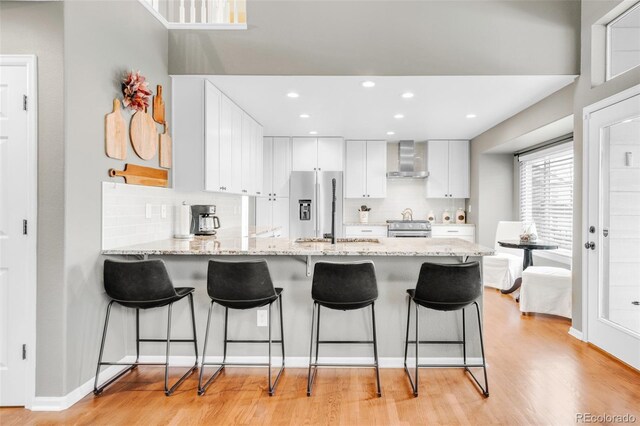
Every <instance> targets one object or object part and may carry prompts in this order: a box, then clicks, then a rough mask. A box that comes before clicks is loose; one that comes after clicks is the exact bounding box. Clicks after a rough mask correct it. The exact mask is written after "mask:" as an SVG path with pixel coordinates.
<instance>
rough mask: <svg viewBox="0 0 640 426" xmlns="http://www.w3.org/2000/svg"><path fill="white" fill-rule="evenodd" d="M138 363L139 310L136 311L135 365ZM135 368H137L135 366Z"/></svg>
mask: <svg viewBox="0 0 640 426" xmlns="http://www.w3.org/2000/svg"><path fill="white" fill-rule="evenodd" d="M139 361H140V309H136V364H137V363H138V362H139ZM135 367H137V365H136V366H135ZM135 367H134V368H135Z"/></svg>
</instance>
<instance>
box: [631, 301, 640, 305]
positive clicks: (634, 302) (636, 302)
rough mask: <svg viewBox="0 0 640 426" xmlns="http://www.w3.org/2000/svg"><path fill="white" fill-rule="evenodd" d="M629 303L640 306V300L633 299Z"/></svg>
mask: <svg viewBox="0 0 640 426" xmlns="http://www.w3.org/2000/svg"><path fill="white" fill-rule="evenodd" d="M631 304H632V305H635V306H640V300H634V301H633V302H631Z"/></svg>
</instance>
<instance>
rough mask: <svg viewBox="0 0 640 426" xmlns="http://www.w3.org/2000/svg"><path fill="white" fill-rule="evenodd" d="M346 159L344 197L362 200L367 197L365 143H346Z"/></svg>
mask: <svg viewBox="0 0 640 426" xmlns="http://www.w3.org/2000/svg"><path fill="white" fill-rule="evenodd" d="M346 159H347V163H346V168H345V173H344V196H345V198H364V197H366V196H367V184H366V178H367V172H366V171H367V166H366V161H367V142H365V141H347V146H346Z"/></svg>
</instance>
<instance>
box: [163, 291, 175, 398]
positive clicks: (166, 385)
mask: <svg viewBox="0 0 640 426" xmlns="http://www.w3.org/2000/svg"><path fill="white" fill-rule="evenodd" d="M172 309H173V303H169V309H168V311H167V354H166V357H165V365H164V394H165V395H167V396H169V395H171V392H169V354H170V352H171V312H172Z"/></svg>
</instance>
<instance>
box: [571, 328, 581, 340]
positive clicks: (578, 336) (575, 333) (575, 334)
mask: <svg viewBox="0 0 640 426" xmlns="http://www.w3.org/2000/svg"><path fill="white" fill-rule="evenodd" d="M569 335H571V336H573V337H575V338H576V339H578V340H582V341H583V342H584V338H583V336H582V331H580V330H576V329H575V328H573V327H570V328H569Z"/></svg>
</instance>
